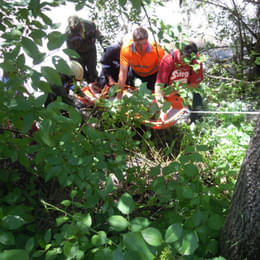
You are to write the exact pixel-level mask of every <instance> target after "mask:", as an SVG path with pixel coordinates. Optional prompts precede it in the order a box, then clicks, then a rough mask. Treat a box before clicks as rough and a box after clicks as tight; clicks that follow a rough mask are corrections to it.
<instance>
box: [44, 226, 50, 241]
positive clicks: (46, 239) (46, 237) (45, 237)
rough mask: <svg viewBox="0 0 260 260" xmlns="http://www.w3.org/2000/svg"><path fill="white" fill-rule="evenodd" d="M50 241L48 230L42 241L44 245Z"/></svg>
mask: <svg viewBox="0 0 260 260" xmlns="http://www.w3.org/2000/svg"><path fill="white" fill-rule="evenodd" d="M50 240H51V230H50V229H48V230H47V231H46V232H45V235H44V241H45V243H46V244H47V243H49V242H50Z"/></svg>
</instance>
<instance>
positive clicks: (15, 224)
mask: <svg viewBox="0 0 260 260" xmlns="http://www.w3.org/2000/svg"><path fill="white" fill-rule="evenodd" d="M2 221H3V223H5V224H6V225H7V227H8V229H10V230H15V229H18V228H20V227H22V226H23V225H24V224H25V223H26V222H25V220H24V219H23V218H22V217H20V216H13V215H9V216H6V217H4V218H3V220H2Z"/></svg>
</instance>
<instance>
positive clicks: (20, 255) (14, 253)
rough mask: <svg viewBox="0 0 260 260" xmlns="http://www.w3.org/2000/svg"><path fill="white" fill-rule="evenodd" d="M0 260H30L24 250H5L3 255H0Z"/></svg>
mask: <svg viewBox="0 0 260 260" xmlns="http://www.w3.org/2000/svg"><path fill="white" fill-rule="evenodd" d="M0 259H1V260H14V259H19V260H29V254H28V252H27V251H26V250H24V249H11V250H5V251H3V252H2V253H0Z"/></svg>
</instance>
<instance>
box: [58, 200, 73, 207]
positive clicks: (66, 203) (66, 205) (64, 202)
mask: <svg viewBox="0 0 260 260" xmlns="http://www.w3.org/2000/svg"><path fill="white" fill-rule="evenodd" d="M60 204H61V205H62V206H64V207H69V206H70V205H71V201H70V200H63V201H62V202H61V203H60Z"/></svg>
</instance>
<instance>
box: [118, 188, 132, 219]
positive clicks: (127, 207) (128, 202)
mask: <svg viewBox="0 0 260 260" xmlns="http://www.w3.org/2000/svg"><path fill="white" fill-rule="evenodd" d="M117 208H118V209H119V210H120V211H121V212H122V213H123V214H125V215H128V214H130V213H131V212H133V210H134V208H135V202H134V200H133V198H132V196H131V195H130V194H128V193H124V194H123V195H122V196H121V198H120V199H119V201H118V204H117Z"/></svg>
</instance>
